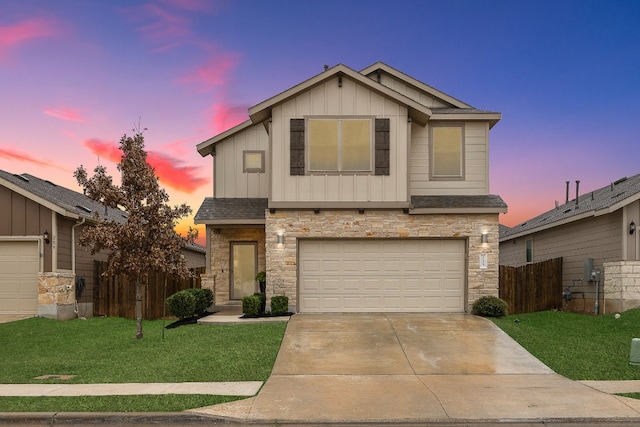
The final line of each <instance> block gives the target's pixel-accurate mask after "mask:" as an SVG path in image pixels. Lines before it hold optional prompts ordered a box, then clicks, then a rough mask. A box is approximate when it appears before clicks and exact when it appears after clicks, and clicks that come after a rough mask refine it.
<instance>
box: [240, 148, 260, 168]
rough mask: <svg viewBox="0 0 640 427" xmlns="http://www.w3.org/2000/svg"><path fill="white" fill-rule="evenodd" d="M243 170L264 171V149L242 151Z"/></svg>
mask: <svg viewBox="0 0 640 427" xmlns="http://www.w3.org/2000/svg"><path fill="white" fill-rule="evenodd" d="M242 171H243V172H264V151H253V150H247V151H243V152H242Z"/></svg>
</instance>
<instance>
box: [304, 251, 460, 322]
mask: <svg viewBox="0 0 640 427" xmlns="http://www.w3.org/2000/svg"><path fill="white" fill-rule="evenodd" d="M298 251H299V252H298V257H299V259H298V261H299V263H298V265H299V272H298V274H299V284H300V286H299V301H300V306H299V311H300V312H306V313H313V312H382V311H387V312H402V311H404V312H463V311H464V306H465V277H466V272H465V269H466V267H465V259H464V253H465V244H464V241H463V240H377V239H376V240H300V241H299V249H298Z"/></svg>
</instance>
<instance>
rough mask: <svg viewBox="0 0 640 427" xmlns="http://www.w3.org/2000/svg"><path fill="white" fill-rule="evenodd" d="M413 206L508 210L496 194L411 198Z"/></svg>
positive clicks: (416, 207)
mask: <svg viewBox="0 0 640 427" xmlns="http://www.w3.org/2000/svg"><path fill="white" fill-rule="evenodd" d="M411 206H412V207H413V208H415V209H424V208H447V209H450V208H464V209H472V208H490V209H506V208H507V204H506V203H505V202H504V200H502V198H501V197H500V196H496V195H494V194H487V195H479V196H411Z"/></svg>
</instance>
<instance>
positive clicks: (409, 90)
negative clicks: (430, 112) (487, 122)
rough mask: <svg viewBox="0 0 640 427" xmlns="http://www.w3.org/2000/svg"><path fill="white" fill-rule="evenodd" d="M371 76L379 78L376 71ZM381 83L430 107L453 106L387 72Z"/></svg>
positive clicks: (383, 74)
mask: <svg viewBox="0 0 640 427" xmlns="http://www.w3.org/2000/svg"><path fill="white" fill-rule="evenodd" d="M371 78H372V79H373V80H376V79H377V76H376V74H375V73H374V74H372V75H371ZM380 83H382V84H383V85H385V86H386V87H388V88H390V89H393V90H395V91H396V92H398V93H401V94H402V95H404V96H406V97H407V98H411V99H413V100H414V101H416V102H419V103H420V104H422V105H425V106H427V107H429V108H438V107H440V108H447V107H450V106H451V105H449V104H445V103H444V102H442V101H439V100H437V99H435V98H433V97H432V96H429V95H428V94H426V93H424V92H422V91H420V90H418V89H416V88H415V87H413V86H409V85H407V84H406V83H405V82H403V81H402V80H398V79H396V78H395V77H393V76H391V75H389V74H387V73H382V79H381V81H380Z"/></svg>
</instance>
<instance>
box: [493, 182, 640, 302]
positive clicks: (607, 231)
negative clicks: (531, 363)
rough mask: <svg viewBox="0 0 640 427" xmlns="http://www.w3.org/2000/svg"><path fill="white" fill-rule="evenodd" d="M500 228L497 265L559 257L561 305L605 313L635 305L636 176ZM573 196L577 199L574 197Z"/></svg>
mask: <svg viewBox="0 0 640 427" xmlns="http://www.w3.org/2000/svg"><path fill="white" fill-rule="evenodd" d="M578 184H579V182H577V183H576V198H574V199H572V200H569V192H570V188H569V187H570V186H569V182H567V189H566V194H567V195H566V200H565V203H564V204H562V205H559V204H558V203H557V202H556V207H555V208H554V209H551V210H549V211H547V212H545V213H543V214H541V215H538V216H536V217H535V218H532V219H530V220H528V221H526V222H523V223H522V224H519V225H517V226H515V227H512V228H505V229H501V232H500V264H501V265H510V266H521V265H525V264H528V263H535V262H539V261H544V260H547V259H551V258H558V257H562V259H563V261H562V265H563V277H562V281H563V288H564V292H563V295H564V296H565V303H566V307H567V309H570V310H575V311H587V312H595V311H596V295H597V301H598V304H597V309H598V310H597V311H598V312H599V313H608V312H614V311H624V310H628V309H630V308H633V307H638V306H640V239H638V233H637V231H636V226H638V225H639V224H640V175H635V176H632V177H630V178H621V179H619V180H617V181H615V182H612V183H610V184H609V185H607V186H605V187H602V188H600V189H598V190H595V191H592V192H589V193H586V194H582V195H579V193H578V189H579V187H578ZM578 196H579V197H578Z"/></svg>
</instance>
